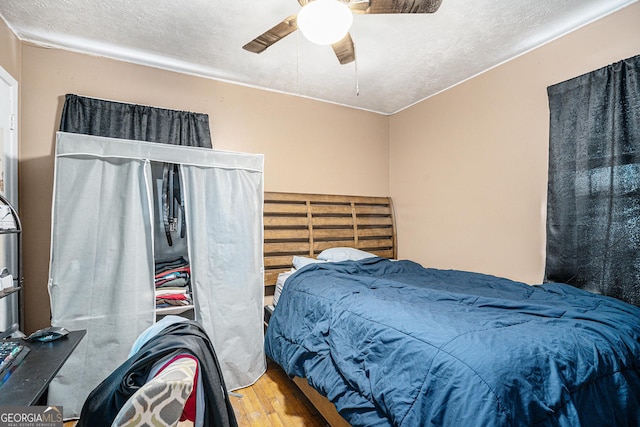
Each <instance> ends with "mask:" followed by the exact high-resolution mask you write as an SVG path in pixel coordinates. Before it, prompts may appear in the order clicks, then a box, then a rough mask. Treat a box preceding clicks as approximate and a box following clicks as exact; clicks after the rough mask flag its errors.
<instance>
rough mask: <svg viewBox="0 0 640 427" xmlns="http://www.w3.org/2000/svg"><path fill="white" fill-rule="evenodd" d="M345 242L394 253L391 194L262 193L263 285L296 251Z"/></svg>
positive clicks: (309, 251)
mask: <svg viewBox="0 0 640 427" xmlns="http://www.w3.org/2000/svg"><path fill="white" fill-rule="evenodd" d="M344 246H349V247H352V248H357V249H362V250H364V251H367V252H371V253H374V254H376V255H378V256H381V257H385V258H396V230H395V220H394V216H393V204H392V203H391V198H389V197H365V196H338V195H325V194H301V193H273V192H265V194H264V268H265V286H267V287H272V286H274V285H275V283H276V279H277V277H278V274H279V273H281V272H284V271H289V270H290V269H291V267H292V266H293V264H292V260H293V256H294V255H298V256H305V257H312V258H315V256H316V255H318V254H319V253H320V252H322V251H323V250H324V249H327V248H333V247H344Z"/></svg>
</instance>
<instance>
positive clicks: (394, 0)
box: [367, 0, 442, 13]
mask: <svg viewBox="0 0 640 427" xmlns="http://www.w3.org/2000/svg"><path fill="white" fill-rule="evenodd" d="M441 3H442V0H370V1H369V9H367V13H434V12H436V11H437V10H438V9H439V8H440V4H441Z"/></svg>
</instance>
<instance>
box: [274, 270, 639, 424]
mask: <svg viewBox="0 0 640 427" xmlns="http://www.w3.org/2000/svg"><path fill="white" fill-rule="evenodd" d="M265 349H266V352H267V355H268V356H269V357H270V358H272V359H273V360H275V361H276V362H277V363H278V364H280V365H281V366H282V367H283V368H284V369H285V371H286V372H287V373H288V374H289V375H292V376H293V375H295V376H299V377H305V378H307V380H308V381H309V383H310V384H311V385H312V386H313V387H314V388H316V389H317V390H318V391H319V392H320V393H321V394H323V395H325V396H327V397H328V398H329V400H331V401H332V402H333V403H334V404H335V405H336V407H337V409H338V411H339V412H340V414H341V415H342V416H343V417H344V418H345V419H346V420H347V421H348V422H349V423H351V424H352V425H354V426H388V425H397V426H429V425H433V426H476V425H478V426H479V425H483V426H531V425H540V426H546V425H548V426H578V425H580V426H603V425H640V308H638V307H634V306H631V305H629V304H626V303H623V302H621V301H618V300H615V299H613V298H609V297H603V296H599V295H594V294H590V293H588V292H585V291H582V290H579V289H576V288H573V287H571V286H568V285H563V284H557V283H552V284H545V285H540V286H529V285H527V284H524V283H519V282H514V281H511V280H508V279H503V278H497V277H494V276H489V275H483V274H478V273H469V272H462V271H453V270H436V269H427V268H423V267H422V266H420V265H419V264H416V263H414V262H411V261H389V260H385V259H382V258H371V259H366V260H363V261H357V262H353V261H349V262H342V263H317V264H310V265H308V266H305V267H303V268H302V269H300V270H299V271H298V272H296V273H295V274H293V275H292V276H291V277H290V278H289V279H288V280H287V282H286V284H285V286H284V290H283V292H282V295H281V297H280V300H279V302H278V305H277V307H276V309H275V312H274V314H273V316H272V317H271V320H270V323H269V327H268V329H267V333H266V339H265Z"/></svg>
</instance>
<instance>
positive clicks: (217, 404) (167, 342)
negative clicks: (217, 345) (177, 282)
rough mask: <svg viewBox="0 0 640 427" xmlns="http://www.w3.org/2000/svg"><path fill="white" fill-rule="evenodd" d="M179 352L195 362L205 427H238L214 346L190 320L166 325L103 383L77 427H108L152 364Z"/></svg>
mask: <svg viewBox="0 0 640 427" xmlns="http://www.w3.org/2000/svg"><path fill="white" fill-rule="evenodd" d="M181 353H190V354H192V355H193V356H194V357H195V358H196V359H198V372H199V373H200V375H201V376H202V385H203V388H204V394H205V411H204V426H205V427H210V426H211V427H213V426H215V427H218V426H220V427H237V425H238V423H237V421H236V417H235V414H234V412H233V408H232V406H231V402H230V401H229V395H228V394H227V389H226V387H225V385H224V378H223V377H222V372H221V371H220V365H219V364H218V359H217V357H216V354H215V351H214V349H213V345H212V344H211V341H210V340H209V337H208V336H207V334H206V333H205V332H204V330H203V329H202V327H201V326H200V325H199V324H198V323H196V322H195V321H192V320H188V321H185V322H178V323H174V324H172V325H169V326H167V327H166V328H165V329H163V330H162V331H161V332H160V333H159V334H157V335H156V336H154V337H153V338H151V339H150V340H149V341H148V342H146V343H145V344H144V345H143V346H142V347H141V348H140V350H139V351H138V352H137V353H136V354H134V355H133V356H131V357H130V358H129V359H127V360H126V361H125V362H124V363H123V364H122V365H120V366H119V367H118V368H117V369H116V370H115V371H113V373H112V374H111V375H109V376H108V377H107V378H106V379H105V380H104V381H102V383H100V385H98V387H96V388H95V389H94V390H93V391H92V392H91V393H90V394H89V397H87V400H86V401H85V402H84V405H83V406H82V411H81V413H80V420H79V421H78V424H77V427H102V426H105V427H110V426H111V423H112V422H113V420H114V419H115V417H116V415H118V412H119V411H120V408H122V406H123V405H124V404H125V402H126V401H127V400H128V399H129V397H131V396H132V395H133V394H134V393H135V392H136V391H137V390H138V389H139V388H140V387H141V386H142V385H144V383H145V382H146V380H147V377H148V375H149V371H150V370H151V368H152V367H153V366H154V364H155V363H156V362H158V361H159V360H161V359H163V358H165V357H167V356H175V355H178V354H181Z"/></svg>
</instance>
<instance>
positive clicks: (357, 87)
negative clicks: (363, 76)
mask: <svg viewBox="0 0 640 427" xmlns="http://www.w3.org/2000/svg"><path fill="white" fill-rule="evenodd" d="M353 62H354V64H355V70H356V96H360V82H359V80H358V58H356V59H355V61H353Z"/></svg>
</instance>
